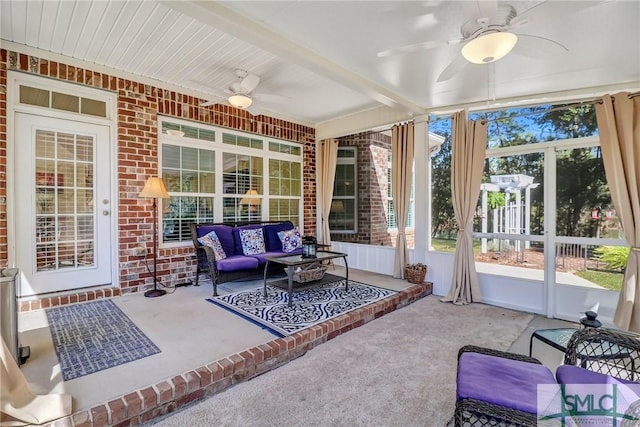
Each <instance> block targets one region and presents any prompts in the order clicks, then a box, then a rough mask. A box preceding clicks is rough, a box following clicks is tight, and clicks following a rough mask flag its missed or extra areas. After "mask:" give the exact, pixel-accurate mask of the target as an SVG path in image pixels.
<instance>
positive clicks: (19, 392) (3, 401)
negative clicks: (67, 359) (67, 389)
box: [0, 338, 71, 426]
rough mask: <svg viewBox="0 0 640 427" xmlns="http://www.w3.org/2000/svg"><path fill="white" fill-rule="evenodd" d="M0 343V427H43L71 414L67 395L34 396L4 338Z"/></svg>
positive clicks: (69, 397)
mask: <svg viewBox="0 0 640 427" xmlns="http://www.w3.org/2000/svg"><path fill="white" fill-rule="evenodd" d="M0 341H2V348H0V361H1V363H2V366H0V425H3V426H23V425H33V424H43V423H46V422H49V421H53V420H55V419H57V418H61V417H64V416H67V415H69V414H71V396H70V395H68V394H48V395H43V396H36V395H34V394H33V393H31V390H29V384H27V380H26V379H25V377H24V375H23V374H22V371H21V370H20V368H19V367H18V364H17V363H16V361H15V360H14V359H13V356H12V355H11V352H10V351H9V348H8V347H7V345H6V344H5V342H4V339H2V338H0Z"/></svg>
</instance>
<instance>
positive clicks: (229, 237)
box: [198, 225, 242, 257]
mask: <svg viewBox="0 0 640 427" xmlns="http://www.w3.org/2000/svg"><path fill="white" fill-rule="evenodd" d="M211 231H215V232H216V234H217V235H218V240H220V244H221V245H222V249H224V253H225V254H226V255H227V256H228V257H229V256H233V255H236V254H242V247H241V248H240V252H236V249H235V241H234V239H233V228H232V227H229V226H228V225H203V226H200V227H198V237H202V236H206V235H207V234H208V233H209V232H211Z"/></svg>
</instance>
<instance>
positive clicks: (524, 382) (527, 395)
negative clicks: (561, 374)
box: [456, 352, 556, 414]
mask: <svg viewBox="0 0 640 427" xmlns="http://www.w3.org/2000/svg"><path fill="white" fill-rule="evenodd" d="M456 381H457V392H456V393H457V396H456V398H457V400H458V401H460V400H462V399H477V400H481V401H484V402H488V403H493V404H496V405H500V406H506V407H509V408H512V409H517V410H519V411H523V412H528V413H531V414H536V413H537V407H536V400H537V386H538V384H556V380H555V377H554V376H553V373H552V372H551V371H550V370H549V369H548V368H546V367H545V366H543V365H538V364H536V363H528V362H521V361H518V360H512V359H506V358H503V357H496V356H488V355H485V354H479V353H472V352H468V353H462V355H461V356H460V360H459V361H458V378H457V380H456Z"/></svg>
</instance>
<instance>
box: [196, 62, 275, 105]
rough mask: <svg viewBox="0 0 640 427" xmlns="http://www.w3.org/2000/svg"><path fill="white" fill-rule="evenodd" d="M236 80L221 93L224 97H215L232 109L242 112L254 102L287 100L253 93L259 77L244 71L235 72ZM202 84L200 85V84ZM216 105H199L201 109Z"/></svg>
mask: <svg viewBox="0 0 640 427" xmlns="http://www.w3.org/2000/svg"><path fill="white" fill-rule="evenodd" d="M235 74H236V77H237V80H236V81H235V82H233V83H231V84H230V85H229V87H228V88H227V89H225V90H224V91H223V92H224V93H225V94H226V95H221V94H220V95H215V96H217V97H218V98H221V99H226V100H227V102H228V103H229V104H231V105H232V106H233V107H236V108H240V109H243V110H246V109H248V108H249V107H251V105H252V104H253V101H254V100H257V101H265V102H283V101H285V100H286V99H288V98H287V97H285V96H282V95H273V94H267V93H254V90H255V89H256V88H257V87H258V85H259V84H260V77H259V76H257V75H255V74H250V73H249V72H247V71H246V70H242V69H237V70H235ZM200 84H202V83H200ZM213 104H218V101H207V102H203V103H202V104H200V105H201V106H202V107H207V106H209V105H213Z"/></svg>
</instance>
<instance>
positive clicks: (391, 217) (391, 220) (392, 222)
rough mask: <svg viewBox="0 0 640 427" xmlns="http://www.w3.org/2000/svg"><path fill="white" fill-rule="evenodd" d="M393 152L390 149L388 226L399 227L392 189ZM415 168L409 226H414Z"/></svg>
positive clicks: (408, 219) (412, 180) (388, 166)
mask: <svg viewBox="0 0 640 427" xmlns="http://www.w3.org/2000/svg"><path fill="white" fill-rule="evenodd" d="M391 169H392V154H391V151H389V159H388V161H387V201H388V204H387V228H391V229H397V228H398V222H397V221H396V212H395V209H394V208H393V191H392V182H391V181H392V179H391V175H392V170H391ZM414 184H415V170H412V178H411V193H410V195H409V213H408V215H407V228H413V210H414V206H415V196H414V187H415V185H414Z"/></svg>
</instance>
